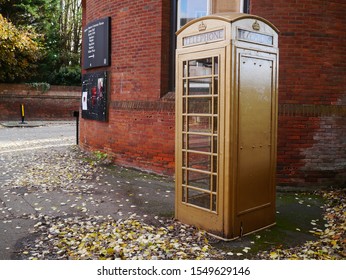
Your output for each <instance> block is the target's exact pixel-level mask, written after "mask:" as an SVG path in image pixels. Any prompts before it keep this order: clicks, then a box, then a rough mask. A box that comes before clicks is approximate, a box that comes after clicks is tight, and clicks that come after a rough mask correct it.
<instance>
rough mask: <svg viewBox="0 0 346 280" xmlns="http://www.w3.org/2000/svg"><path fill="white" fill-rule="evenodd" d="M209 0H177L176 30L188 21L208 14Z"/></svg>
mask: <svg viewBox="0 0 346 280" xmlns="http://www.w3.org/2000/svg"><path fill="white" fill-rule="evenodd" d="M209 3H210V0H178V19H177V29H180V28H181V27H182V26H184V25H185V24H186V23H188V22H189V21H190V20H193V19H195V18H199V17H203V16H206V15H208V14H209V10H210V8H209Z"/></svg>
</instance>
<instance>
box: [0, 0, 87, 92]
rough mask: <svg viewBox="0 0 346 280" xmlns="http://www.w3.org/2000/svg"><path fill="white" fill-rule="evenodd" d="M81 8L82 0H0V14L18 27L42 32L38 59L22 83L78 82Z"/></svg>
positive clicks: (38, 38)
mask: <svg viewBox="0 0 346 280" xmlns="http://www.w3.org/2000/svg"><path fill="white" fill-rule="evenodd" d="M81 9H82V8H81V0H0V13H1V14H2V15H3V16H4V17H6V18H7V19H8V20H10V21H11V22H12V23H13V24H14V25H15V26H16V27H17V28H24V29H30V30H31V31H33V32H35V33H37V34H41V36H37V37H36V40H37V41H38V42H39V44H40V45H41V46H42V48H41V54H42V55H41V59H40V60H39V61H38V62H37V67H36V71H35V72H34V73H33V75H31V77H29V78H28V79H25V82H47V83H50V84H65V85H78V84H80V83H81V68H80V56H81V32H82V31H81V30H82V19H81V14H82V13H81Z"/></svg>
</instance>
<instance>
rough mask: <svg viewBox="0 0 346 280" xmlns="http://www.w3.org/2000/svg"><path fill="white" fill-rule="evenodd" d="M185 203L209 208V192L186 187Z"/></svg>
mask: <svg viewBox="0 0 346 280" xmlns="http://www.w3.org/2000/svg"><path fill="white" fill-rule="evenodd" d="M187 203H190V204H193V205H196V206H199V207H203V208H206V209H208V210H209V209H210V194H208V193H205V192H200V191H196V190H193V189H188V197H187Z"/></svg>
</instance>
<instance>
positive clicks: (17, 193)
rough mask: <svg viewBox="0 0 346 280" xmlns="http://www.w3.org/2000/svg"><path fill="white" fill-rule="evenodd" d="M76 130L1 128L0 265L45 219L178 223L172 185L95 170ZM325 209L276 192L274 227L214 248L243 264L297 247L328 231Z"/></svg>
mask: <svg viewBox="0 0 346 280" xmlns="http://www.w3.org/2000/svg"><path fill="white" fill-rule="evenodd" d="M74 128H75V126H74V123H68V124H62V123H50V124H47V125H46V126H40V127H36V128H8V127H1V126H0V259H22V258H24V257H23V255H22V251H23V248H24V247H25V245H26V244H28V242H31V241H32V240H33V239H34V238H35V227H37V226H38V225H39V223H40V221H41V220H42V217H44V216H49V217H51V218H68V217H77V216H78V217H88V216H89V217H90V216H98V217H111V218H113V219H114V220H118V219H126V218H128V217H134V218H135V219H137V220H140V221H143V222H145V223H148V224H153V225H159V224H160V223H161V221H162V220H165V219H171V218H173V217H174V182H173V179H172V178H166V177H160V176H155V175H151V174H147V173H145V172H139V171H135V170H131V169H126V168H122V167H118V166H114V165H111V164H109V163H105V164H103V163H102V162H101V164H100V163H96V161H95V159H93V158H92V157H91V155H90V154H87V153H83V152H82V151H80V150H79V148H78V147H77V146H75V130H74ZM322 204H323V201H322V200H321V199H320V198H319V197H318V196H314V195H313V194H302V193H292V192H283V193H281V192H279V193H278V195H277V226H275V227H274V228H271V229H267V230H264V231H261V232H259V233H256V234H253V235H250V236H247V237H243V238H242V239H239V240H236V241H233V242H221V241H217V240H214V241H213V242H214V243H213V245H214V246H216V247H217V248H220V249H222V250H225V251H226V252H228V251H230V250H232V252H239V256H238V258H241V259H242V258H251V257H253V254H255V253H256V252H257V251H259V250H266V249H268V248H269V247H272V246H276V245H278V244H282V245H284V246H295V245H299V244H301V243H303V242H305V241H306V240H311V239H314V238H315V237H314V236H313V235H312V234H311V233H309V231H310V230H311V229H312V228H313V227H314V226H313V225H312V221H313V224H314V225H315V226H322V225H323V220H322V218H321V214H322V209H321V205H322ZM244 248H252V250H250V249H247V250H245V251H244ZM248 251H250V252H248ZM226 255H227V254H226ZM231 258H237V255H233V256H232V257H231Z"/></svg>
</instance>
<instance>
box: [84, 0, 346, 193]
mask: <svg viewBox="0 0 346 280" xmlns="http://www.w3.org/2000/svg"><path fill="white" fill-rule="evenodd" d="M84 7H85V8H86V9H84V24H86V23H88V22H90V21H92V20H95V19H98V18H102V17H106V16H111V17H112V38H111V40H112V50H113V52H112V65H111V66H110V67H107V68H104V69H105V70H108V71H110V74H111V75H110V76H111V82H110V102H109V104H110V105H109V122H106V123H102V122H95V121H89V120H83V119H82V120H81V131H80V133H81V146H82V147H84V148H87V149H90V150H104V151H107V152H109V153H111V154H113V155H114V157H115V161H116V162H118V163H120V164H123V165H127V166H133V167H137V168H138V167H139V168H141V169H146V170H151V171H154V172H158V173H165V174H173V172H174V99H171V100H167V99H165V98H162V97H164V96H165V94H166V93H167V90H168V78H169V75H168V69H169V68H168V67H169V64H168V61H169V44H170V43H169V29H170V25H169V13H170V1H169V0H164V1H158V0H152V1H149V0H143V1H125V0H118V1H110V0H106V1H93V0H87V1H85V3H84ZM251 13H253V14H256V15H259V16H263V17H264V18H266V19H268V20H269V21H271V22H272V23H273V24H274V25H276V26H277V27H278V28H279V30H280V36H279V40H280V41H279V42H280V43H279V45H280V71H279V72H280V77H279V81H280V82H279V130H278V163H277V182H278V184H280V185H289V186H312V187H313V186H317V185H331V184H339V185H343V184H345V182H346V147H345V143H346V135H345V131H346V124H345V119H346V97H345V95H346V92H345V84H346V81H345V77H346V57H345V53H346V41H345V40H346V33H345V32H346V31H345V28H344V26H346V22H345V14H346V3H345V1H341V0H339V1H322V0H314V1H312V0H311V1H293V0H285V1H283V0H278V1H269V0H258V1H251ZM96 70H100V69H96ZM89 71H93V70H89Z"/></svg>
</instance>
